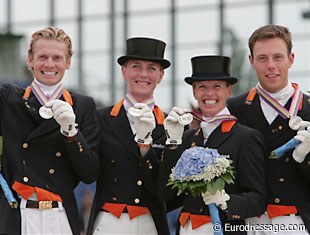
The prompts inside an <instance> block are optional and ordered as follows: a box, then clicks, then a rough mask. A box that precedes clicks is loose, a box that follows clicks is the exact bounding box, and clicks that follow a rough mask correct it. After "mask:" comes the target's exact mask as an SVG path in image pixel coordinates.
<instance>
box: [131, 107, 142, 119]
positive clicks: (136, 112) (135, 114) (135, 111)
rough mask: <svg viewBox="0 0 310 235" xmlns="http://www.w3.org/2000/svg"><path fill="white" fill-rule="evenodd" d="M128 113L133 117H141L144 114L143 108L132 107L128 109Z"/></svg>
mask: <svg viewBox="0 0 310 235" xmlns="http://www.w3.org/2000/svg"><path fill="white" fill-rule="evenodd" d="M128 113H129V114H130V115H131V116H133V117H140V116H142V109H137V108H134V107H131V108H129V109H128Z"/></svg>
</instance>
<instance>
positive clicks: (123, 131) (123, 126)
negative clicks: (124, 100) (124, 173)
mask: <svg viewBox="0 0 310 235" xmlns="http://www.w3.org/2000/svg"><path fill="white" fill-rule="evenodd" d="M105 118H106V121H107V124H108V125H109V126H110V130H111V131H112V132H113V133H114V135H115V136H116V138H117V139H119V141H120V142H121V143H122V144H123V146H124V147H125V148H127V149H128V150H129V151H130V152H131V153H133V154H134V155H137V154H138V153H139V151H138V146H137V144H136V142H135V141H134V136H133V133H132V131H131V128H130V124H129V120H128V117H127V114H126V111H125V109H124V106H122V107H121V109H120V111H119V113H118V115H117V116H112V115H111V114H108V115H107V116H106V117H105Z"/></svg>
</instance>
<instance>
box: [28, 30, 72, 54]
mask: <svg viewBox="0 0 310 235" xmlns="http://www.w3.org/2000/svg"><path fill="white" fill-rule="evenodd" d="M39 39H56V40H59V41H60V42H64V43H65V44H66V46H67V52H68V55H69V57H71V56H72V55H73V51H72V42H71V38H70V37H69V35H68V34H66V33H65V31H63V30H62V29H60V28H56V27H52V26H49V27H46V28H44V29H40V30H38V31H36V32H34V33H33V34H32V36H31V41H30V46H29V49H28V55H33V46H34V44H35V42H36V41H38V40H39Z"/></svg>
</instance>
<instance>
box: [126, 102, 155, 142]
mask: <svg viewBox="0 0 310 235" xmlns="http://www.w3.org/2000/svg"><path fill="white" fill-rule="evenodd" d="M128 113H129V115H130V116H132V117H133V125H134V128H135V130H136V135H135V141H136V142H137V143H138V144H144V145H149V144H151V143H152V141H153V139H152V131H153V129H154V128H155V127H156V122H155V117H154V115H153V112H152V109H151V108H150V107H149V106H148V105H147V104H144V103H135V105H134V106H133V107H131V108H129V109H128Z"/></svg>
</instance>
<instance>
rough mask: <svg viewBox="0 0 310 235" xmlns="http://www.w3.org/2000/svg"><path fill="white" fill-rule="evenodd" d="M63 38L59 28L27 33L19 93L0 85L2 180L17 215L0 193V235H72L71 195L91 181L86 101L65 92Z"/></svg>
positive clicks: (91, 123) (92, 150)
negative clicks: (26, 82)
mask: <svg viewBox="0 0 310 235" xmlns="http://www.w3.org/2000/svg"><path fill="white" fill-rule="evenodd" d="M72 54H73V53H72V44H71V39H70V37H69V36H68V35H67V34H66V33H65V32H64V31H63V30H62V29H59V28H55V27H47V28H44V29H42V30H39V31H36V32H35V33H33V35H32V38H31V42H30V47H29V50H28V67H29V69H30V70H31V71H32V74H33V81H32V83H31V85H30V86H28V87H27V88H26V89H23V88H20V87H17V86H15V85H13V84H9V83H5V84H3V85H1V86H0V123H1V135H2V137H3V156H2V173H3V175H4V178H5V179H6V181H7V182H8V184H9V186H10V188H11V190H12V192H13V194H14V196H15V198H16V199H17V200H18V202H19V207H18V208H11V207H10V205H9V204H8V203H7V202H6V199H5V197H4V193H3V192H2V191H1V190H0V214H1V219H0V234H14V235H15V234H79V229H80V225H79V219H78V210H77V205H76V200H75V197H74V193H73V189H74V188H75V186H76V185H77V184H78V183H79V182H80V181H83V182H85V183H91V182H93V181H95V179H96V178H97V176H98V174H99V167H98V166H99V163H98V157H97V153H96V150H97V146H98V140H99V138H98V129H99V128H98V121H97V118H96V115H95V110H96V106H95V103H94V101H93V99H92V98H90V97H87V96H82V95H79V94H76V93H71V92H68V91H67V90H65V89H64V88H63V85H62V79H63V77H64V74H65V71H66V70H67V69H69V68H70V64H71V56H72Z"/></svg>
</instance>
